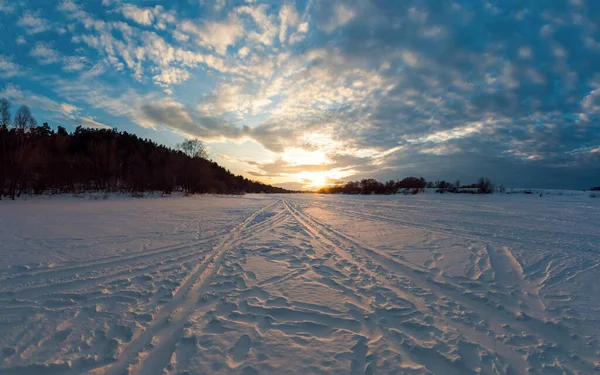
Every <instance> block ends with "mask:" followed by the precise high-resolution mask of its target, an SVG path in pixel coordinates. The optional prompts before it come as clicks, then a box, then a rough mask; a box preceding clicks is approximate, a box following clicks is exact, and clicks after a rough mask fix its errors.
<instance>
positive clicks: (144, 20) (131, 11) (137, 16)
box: [120, 4, 176, 30]
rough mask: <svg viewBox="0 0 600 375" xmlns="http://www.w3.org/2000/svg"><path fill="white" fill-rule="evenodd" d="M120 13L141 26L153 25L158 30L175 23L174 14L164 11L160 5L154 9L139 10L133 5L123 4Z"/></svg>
mask: <svg viewBox="0 0 600 375" xmlns="http://www.w3.org/2000/svg"><path fill="white" fill-rule="evenodd" d="M120 11H121V13H122V14H123V16H124V17H125V18H127V19H129V20H132V21H134V22H136V23H138V24H140V25H143V26H150V25H154V27H155V28H157V29H160V30H162V29H165V28H166V27H167V25H168V24H172V23H174V22H175V21H176V17H175V13H174V12H172V11H166V10H165V8H164V7H163V6H162V5H156V6H155V7H154V8H140V7H138V6H136V5H133V4H123V5H122V6H121V7H120Z"/></svg>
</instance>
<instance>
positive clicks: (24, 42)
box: [15, 35, 27, 46]
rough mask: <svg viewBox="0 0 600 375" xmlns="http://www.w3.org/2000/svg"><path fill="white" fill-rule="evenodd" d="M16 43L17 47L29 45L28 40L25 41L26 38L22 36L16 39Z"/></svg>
mask: <svg viewBox="0 0 600 375" xmlns="http://www.w3.org/2000/svg"><path fill="white" fill-rule="evenodd" d="M15 43H17V45H19V46H20V45H22V44H27V40H25V38H24V37H23V36H22V35H19V36H18V37H17V39H15Z"/></svg>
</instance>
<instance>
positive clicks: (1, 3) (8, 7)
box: [0, 0, 17, 13]
mask: <svg viewBox="0 0 600 375" xmlns="http://www.w3.org/2000/svg"><path fill="white" fill-rule="evenodd" d="M16 9H17V4H16V1H13V0H0V12H3V13H13V12H14V11H15V10H16Z"/></svg>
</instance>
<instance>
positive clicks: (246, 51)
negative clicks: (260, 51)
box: [238, 46, 250, 58]
mask: <svg viewBox="0 0 600 375" xmlns="http://www.w3.org/2000/svg"><path fill="white" fill-rule="evenodd" d="M249 53H250V49H248V47H246V46H243V47H242V48H240V49H239V50H238V55H239V56H240V57H241V58H244V57H246V56H248V54H249Z"/></svg>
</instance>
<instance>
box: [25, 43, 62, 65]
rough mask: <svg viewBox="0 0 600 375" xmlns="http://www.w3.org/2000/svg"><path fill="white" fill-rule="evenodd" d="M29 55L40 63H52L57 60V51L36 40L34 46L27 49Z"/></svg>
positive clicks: (58, 57)
mask: <svg viewBox="0 0 600 375" xmlns="http://www.w3.org/2000/svg"><path fill="white" fill-rule="evenodd" d="M29 55H30V56H32V57H34V58H35V59H36V60H37V61H38V63H40V64H41V65H48V64H53V63H56V62H58V61H59V59H60V55H59V53H58V52H57V51H56V50H55V49H53V48H52V47H50V46H49V45H47V44H45V43H41V42H38V43H36V44H35V47H34V48H33V49H32V50H31V51H29Z"/></svg>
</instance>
